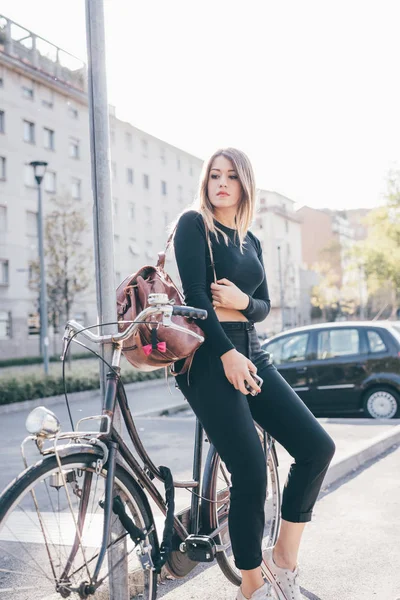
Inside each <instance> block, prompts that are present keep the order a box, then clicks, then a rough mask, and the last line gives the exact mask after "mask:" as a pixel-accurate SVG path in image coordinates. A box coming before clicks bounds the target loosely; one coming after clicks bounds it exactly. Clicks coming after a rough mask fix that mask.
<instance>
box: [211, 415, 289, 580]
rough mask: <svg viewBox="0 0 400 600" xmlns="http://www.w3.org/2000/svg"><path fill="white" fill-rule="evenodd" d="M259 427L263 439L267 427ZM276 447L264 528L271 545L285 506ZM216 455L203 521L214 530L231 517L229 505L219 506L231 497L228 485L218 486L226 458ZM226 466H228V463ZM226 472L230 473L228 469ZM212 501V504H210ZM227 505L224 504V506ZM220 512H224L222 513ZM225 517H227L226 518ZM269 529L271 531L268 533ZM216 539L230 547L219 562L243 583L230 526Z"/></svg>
mask: <svg viewBox="0 0 400 600" xmlns="http://www.w3.org/2000/svg"><path fill="white" fill-rule="evenodd" d="M255 425H256V428H257V431H258V434H259V436H260V440H261V441H262V442H263V436H264V431H263V429H262V428H261V427H260V426H259V425H257V424H255ZM272 448H273V449H272V451H270V452H269V453H268V458H267V482H268V483H267V486H268V490H267V499H266V501H265V513H266V525H265V529H264V536H263V547H264V548H265V547H267V546H271V545H273V544H275V542H276V540H277V537H278V533H279V528H280V519H281V517H280V510H281V492H280V486H279V476H278V465H277V457H276V451H275V448H274V447H272ZM212 451H213V448H210V452H212ZM214 452H215V456H214V457H210V461H207V463H208V464H209V465H211V470H210V474H209V477H210V479H209V481H210V485H209V491H208V492H205V494H204V495H205V497H207V498H210V499H211V500H212V502H210V503H205V507H206V511H205V513H203V518H204V514H207V513H208V518H207V517H206V518H205V520H204V521H203V522H206V521H208V522H207V523H206V528H207V531H209V532H211V531H213V530H214V529H216V528H217V527H218V526H219V525H221V524H222V522H226V521H227V519H228V512H229V506H228V508H227V509H226V508H225V509H223V510H221V506H220V507H218V506H217V503H216V502H217V501H218V499H222V498H224V499H225V498H227V496H226V494H227V493H228V492H227V491H226V488H225V489H224V488H223V489H222V490H217V486H218V479H219V477H218V471H219V470H220V468H221V464H222V465H223V466H224V467H225V465H224V463H223V461H222V460H221V458H220V456H219V455H218V453H217V452H216V451H215V449H214ZM225 469H226V467H225ZM225 476H226V473H225ZM226 487H227V489H228V490H229V485H228V484H227V486H226ZM207 505H208V507H207ZM222 508H223V507H222ZM218 513H220V516H221V518H220V516H219V514H218ZM223 520H224V521H223ZM266 532H267V533H266ZM215 542H216V543H217V544H219V545H228V548H227V550H224V551H221V552H217V555H216V558H217V562H218V564H219V567H220V569H221V571H222V572H223V574H224V575H225V577H226V578H227V579H228V580H229V581H230V582H231V583H233V584H234V585H237V586H239V585H240V584H241V582H242V576H241V573H240V570H239V569H237V567H236V566H235V565H234V561H233V555H232V551H231V549H230V547H229V543H230V537H229V530H228V528H226V529H225V530H224V532H223V535H217V536H216V537H215Z"/></svg>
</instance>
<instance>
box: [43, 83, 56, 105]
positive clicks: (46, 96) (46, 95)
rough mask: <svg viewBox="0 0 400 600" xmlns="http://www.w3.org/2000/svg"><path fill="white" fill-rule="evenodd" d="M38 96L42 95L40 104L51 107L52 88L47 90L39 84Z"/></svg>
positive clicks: (52, 99) (52, 103) (52, 101)
mask: <svg viewBox="0 0 400 600" xmlns="http://www.w3.org/2000/svg"><path fill="white" fill-rule="evenodd" d="M40 96H41V97H42V106H45V107H46V108H53V106H54V95H53V92H52V90H49V88H46V87H44V86H41V88H40Z"/></svg>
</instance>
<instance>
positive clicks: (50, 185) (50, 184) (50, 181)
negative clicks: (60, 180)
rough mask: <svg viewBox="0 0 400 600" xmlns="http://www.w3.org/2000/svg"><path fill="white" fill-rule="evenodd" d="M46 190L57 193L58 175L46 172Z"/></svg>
mask: <svg viewBox="0 0 400 600" xmlns="http://www.w3.org/2000/svg"><path fill="white" fill-rule="evenodd" d="M44 189H45V190H46V192H50V193H51V194H55V192H56V174H55V173H54V171H46V173H45V174H44Z"/></svg>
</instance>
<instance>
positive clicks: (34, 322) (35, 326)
mask: <svg viewBox="0 0 400 600" xmlns="http://www.w3.org/2000/svg"><path fill="white" fill-rule="evenodd" d="M28 335H40V316H39V313H29V314H28Z"/></svg>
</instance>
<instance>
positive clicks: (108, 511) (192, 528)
mask: <svg viewBox="0 0 400 600" xmlns="http://www.w3.org/2000/svg"><path fill="white" fill-rule="evenodd" d="M115 353H117V355H118V353H119V350H118V348H116V349H115V350H114V356H115ZM112 364H113V365H114V360H113V363H112ZM113 368H114V369H115V371H116V372H113V371H110V372H109V373H107V384H106V391H105V401H104V407H103V411H102V415H104V416H107V417H109V419H107V420H106V419H104V420H103V421H102V424H101V427H100V435H99V439H100V440H101V441H102V442H105V443H106V445H107V446H108V449H109V455H108V460H107V465H108V469H107V476H106V483H105V488H106V489H105V501H104V525H103V536H102V543H101V547H100V551H99V555H98V557H97V562H96V566H95V569H94V572H93V582H96V580H97V577H98V575H99V573H100V570H101V566H102V563H103V560H104V557H105V555H106V552H107V548H108V540H109V535H110V527H111V515H112V503H113V480H114V473H115V465H116V460H117V455H118V453H120V455H121V457H122V458H123V459H124V460H125V462H126V463H127V465H128V466H129V468H130V469H131V471H132V473H133V475H134V477H135V478H136V479H137V481H138V482H139V484H140V485H141V486H142V487H143V488H144V489H145V490H146V491H147V492H148V493H149V495H150V496H151V498H152V499H153V500H154V502H155V503H156V505H157V506H158V508H159V509H160V510H161V512H162V513H163V514H164V516H165V515H166V514H167V506H166V503H165V501H164V499H163V497H162V496H161V494H160V492H159V491H158V489H157V488H156V487H155V485H154V484H153V482H152V478H157V479H158V480H160V481H164V480H163V478H162V476H161V473H160V471H159V469H158V468H157V467H156V466H155V465H154V463H153V461H152V460H151V458H150V457H149V455H148V453H147V451H146V450H145V448H144V446H143V444H142V441H141V439H140V437H139V434H138V432H137V429H136V426H135V423H134V420H133V416H132V413H131V411H130V408H129V405H128V400H127V397H126V394H125V389H124V386H123V384H122V382H121V381H120V380H119V377H118V374H119V370H120V368H119V367H113ZM117 402H118V404H119V406H120V409H121V413H122V418H123V420H124V423H125V425H126V428H127V431H128V433H129V437H130V439H131V441H132V443H133V446H134V448H135V449H136V451H137V453H138V455H139V456H140V458H141V460H142V461H143V464H144V467H142V466H141V465H140V464H139V463H138V461H137V460H136V458H135V457H134V456H133V454H132V452H131V451H130V449H129V448H128V446H127V444H126V443H125V441H124V440H123V439H122V437H121V436H120V435H119V433H118V432H117V431H116V430H115V428H114V427H113V417H114V412H115V406H116V403H117ZM109 420H110V421H109ZM109 423H111V426H109ZM107 430H108V431H107ZM202 434H203V428H202V426H201V424H200V422H199V421H198V420H196V436H195V447H194V461H193V480H188V481H174V482H173V485H174V487H177V488H197V489H198V488H199V485H200V473H201V465H202V450H203V437H202ZM199 508H200V498H199V495H196V494H193V495H192V500H191V506H190V512H189V514H190V523H189V527H188V530H187V529H186V527H185V526H184V525H183V523H182V522H181V521H180V520H179V518H178V517H177V516H176V515H174V518H173V526H174V530H175V532H176V533H177V535H178V536H179V538H180V539H181V540H182V541H183V540H185V538H186V537H187V536H188V535H189V534H190V533H197V532H198V529H199ZM81 509H82V511H83V514H81V512H80V514H79V523H80V524H81V526H82V527H83V523H84V521H85V516H86V510H87V504H85V501H84V499H83V502H82V503H81V505H80V507H79V511H81ZM79 528H80V527H79ZM219 531H220V529H216V530H215V531H214V532H212V533H211V534H210V537H212V536H214V535H217V533H218V532H219ZM78 546H79V532H77V539H76V540H75V544H74V547H73V550H72V551H71V554H70V556H69V558H68V564H71V563H72V560H73V555H74V554H75V553H76V551H77V550H78ZM67 570H68V569H66V570H65V571H64V575H67Z"/></svg>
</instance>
